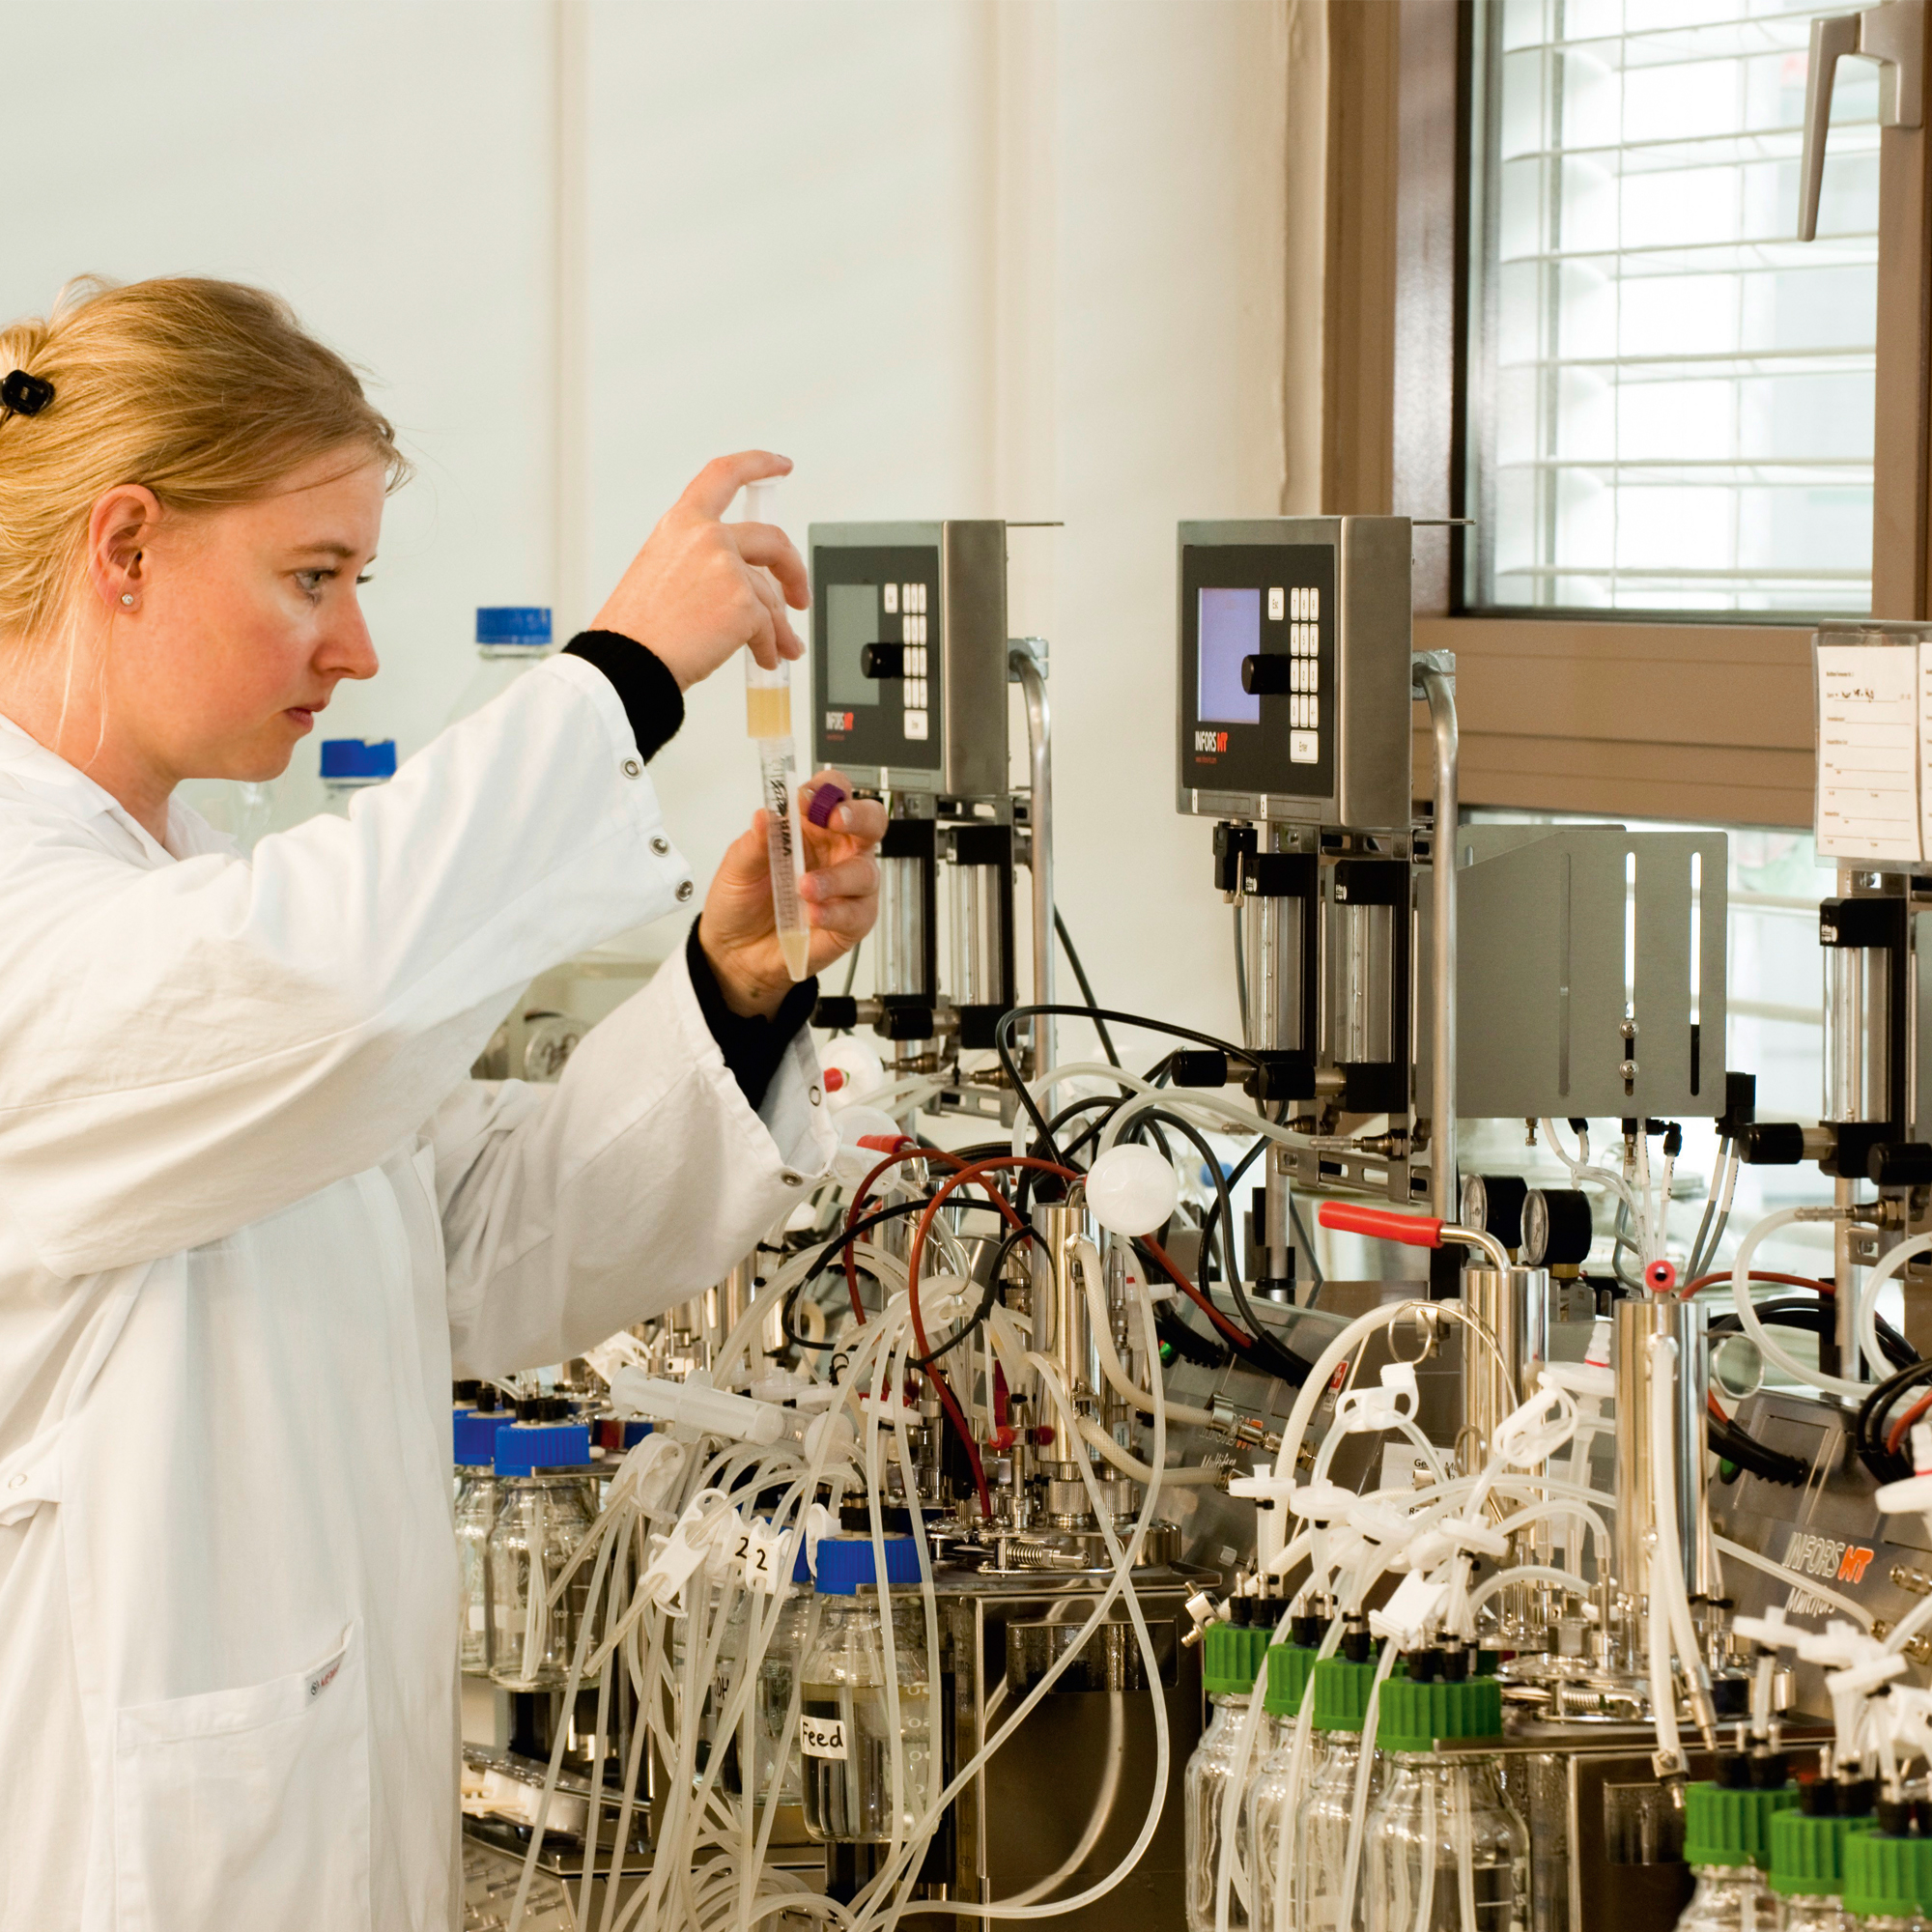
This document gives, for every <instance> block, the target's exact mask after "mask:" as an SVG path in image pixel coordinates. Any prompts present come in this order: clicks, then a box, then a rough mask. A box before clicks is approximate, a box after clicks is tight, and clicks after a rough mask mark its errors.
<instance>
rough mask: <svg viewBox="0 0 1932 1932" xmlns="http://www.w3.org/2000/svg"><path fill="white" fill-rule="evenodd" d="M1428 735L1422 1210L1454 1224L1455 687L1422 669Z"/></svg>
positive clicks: (1436, 672) (1456, 1203) (1444, 676)
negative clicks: (1427, 1046) (1428, 1040)
mask: <svg viewBox="0 0 1932 1932" xmlns="http://www.w3.org/2000/svg"><path fill="white" fill-rule="evenodd" d="M1418 675H1419V677H1420V680H1421V684H1422V690H1423V695H1424V696H1426V697H1427V698H1428V699H1429V722H1430V724H1431V725H1433V726H1434V727H1435V839H1434V842H1433V843H1432V845H1431V848H1430V850H1431V853H1432V862H1431V873H1430V885H1431V895H1432V896H1431V911H1430V944H1431V952H1432V961H1431V964H1432V969H1433V976H1434V978H1433V985H1434V995H1435V1035H1434V1050H1433V1052H1432V1054H1431V1056H1430V1067H1429V1086H1430V1092H1431V1094H1432V1095H1433V1096H1434V1097H1433V1099H1432V1102H1431V1106H1430V1114H1431V1119H1430V1123H1429V1147H1430V1154H1429V1207H1430V1211H1431V1212H1432V1213H1433V1214H1435V1216H1436V1218H1437V1219H1438V1220H1443V1221H1453V1220H1454V1219H1455V1218H1456V1214H1457V1210H1458V1208H1459V1206H1460V1201H1459V1196H1458V1186H1457V1179H1456V831H1457V823H1458V808H1457V796H1456V782H1457V770H1458V745H1457V733H1456V687H1455V682H1454V679H1453V678H1452V677H1451V676H1450V675H1449V674H1448V673H1446V672H1444V671H1440V670H1437V669H1435V668H1433V667H1426V668H1421V669H1420V670H1419V672H1418Z"/></svg>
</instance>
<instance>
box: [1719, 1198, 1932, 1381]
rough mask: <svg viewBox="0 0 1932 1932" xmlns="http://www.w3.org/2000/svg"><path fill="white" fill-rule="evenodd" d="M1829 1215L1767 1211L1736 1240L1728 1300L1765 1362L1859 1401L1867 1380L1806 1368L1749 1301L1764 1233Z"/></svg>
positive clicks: (1829, 1213) (1883, 1370)
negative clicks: (1754, 1262)
mask: <svg viewBox="0 0 1932 1932" xmlns="http://www.w3.org/2000/svg"><path fill="white" fill-rule="evenodd" d="M1833 1218H1835V1217H1834V1216H1833V1211H1832V1210H1831V1209H1830V1208H1822V1209H1821V1208H1778V1209H1777V1211H1776V1213H1774V1214H1767V1215H1766V1216H1765V1217H1764V1219H1763V1220H1762V1221H1760V1222H1758V1223H1757V1225H1756V1226H1755V1227H1753V1228H1752V1229H1751V1231H1750V1233H1749V1234H1747V1236H1745V1237H1744V1239H1743V1240H1742V1241H1740V1242H1739V1243H1738V1253H1737V1259H1736V1260H1735V1261H1734V1262H1733V1263H1732V1264H1731V1300H1732V1302H1733V1304H1734V1305H1735V1306H1736V1308H1737V1311H1738V1320H1739V1321H1741V1322H1742V1323H1743V1324H1744V1330H1745V1333H1746V1334H1747V1335H1748V1336H1749V1337H1750V1338H1751V1340H1752V1341H1753V1342H1755V1343H1756V1344H1757V1347H1758V1352H1759V1353H1760V1354H1761V1355H1762V1356H1763V1357H1764V1358H1765V1360H1766V1361H1767V1362H1772V1363H1775V1364H1776V1366H1777V1367H1778V1368H1780V1369H1782V1370H1783V1371H1784V1373H1785V1374H1786V1375H1788V1376H1790V1377H1791V1378H1793V1379H1794V1380H1796V1381H1801V1382H1809V1383H1810V1385H1811V1386H1812V1387H1813V1388H1816V1389H1823V1390H1824V1391H1825V1393H1826V1394H1827V1395H1847V1396H1857V1397H1858V1398H1860V1399H1861V1400H1862V1399H1863V1398H1864V1397H1865V1396H1867V1395H1869V1394H1870V1393H1871V1386H1870V1384H1869V1383H1867V1382H1855V1381H1851V1380H1848V1379H1847V1378H1845V1377H1843V1376H1828V1375H1827V1374H1826V1373H1825V1372H1824V1370H1822V1369H1817V1368H1809V1369H1807V1368H1806V1367H1805V1366H1804V1363H1803V1362H1801V1361H1798V1360H1797V1359H1795V1358H1794V1357H1793V1356H1791V1355H1788V1354H1787V1353H1786V1352H1785V1351H1784V1350H1783V1349H1782V1348H1780V1347H1779V1346H1778V1344H1777V1343H1776V1342H1774V1341H1773V1340H1772V1339H1771V1335H1770V1333H1769V1331H1768V1330H1767V1329H1766V1327H1765V1325H1764V1323H1763V1322H1762V1321H1759V1320H1758V1319H1757V1310H1756V1308H1755V1307H1754V1306H1753V1305H1752V1303H1751V1293H1750V1264H1751V1257H1752V1256H1753V1255H1755V1254H1756V1253H1757V1251H1758V1248H1759V1247H1760V1245H1761V1244H1762V1243H1763V1241H1764V1238H1765V1236H1767V1235H1772V1234H1776V1231H1777V1230H1778V1229H1779V1228H1783V1227H1788V1226H1789V1225H1790V1224H1791V1223H1792V1222H1793V1221H1818V1220H1831V1219H1833ZM1897 1252H1898V1250H1896V1249H1894V1250H1893V1253H1897ZM1888 1259H1889V1257H1888ZM1908 1259H1909V1257H1908ZM1879 1373H1880V1374H1881V1375H1889V1374H1890V1373H1891V1372H1890V1370H1889V1368H1881V1370H1880V1372H1879Z"/></svg>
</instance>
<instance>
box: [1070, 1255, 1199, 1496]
mask: <svg viewBox="0 0 1932 1932" xmlns="http://www.w3.org/2000/svg"><path fill="white" fill-rule="evenodd" d="M1090 1263H1091V1264H1092V1265H1091V1266H1090V1265H1089V1264H1090ZM1073 1265H1074V1266H1075V1267H1077V1268H1078V1269H1079V1270H1080V1280H1081V1283H1082V1285H1083V1286H1084V1288H1085V1290H1086V1293H1087V1326H1088V1330H1089V1332H1090V1334H1091V1335H1092V1337H1093V1341H1094V1352H1095V1353H1096V1354H1097V1355H1098V1356H1099V1357H1100V1372H1101V1374H1102V1375H1104V1376H1105V1377H1106V1378H1107V1380H1108V1381H1109V1382H1110V1383H1111V1384H1112V1385H1113V1389H1114V1393H1115V1394H1116V1395H1118V1396H1119V1397H1120V1398H1121V1400H1122V1402H1125V1403H1128V1404H1130V1405H1131V1406H1133V1407H1134V1408H1135V1409H1136V1410H1140V1411H1144V1412H1146V1413H1147V1414H1150V1415H1151V1414H1152V1413H1153V1397H1152V1396H1151V1395H1150V1394H1149V1393H1148V1391H1147V1390H1146V1389H1144V1388H1142V1387H1141V1386H1140V1385H1139V1383H1137V1382H1135V1381H1133V1380H1131V1379H1130V1378H1128V1375H1127V1372H1126V1369H1125V1367H1124V1366H1123V1365H1122V1361H1121V1357H1120V1352H1119V1350H1116V1349H1115V1347H1114V1321H1113V1317H1112V1315H1111V1314H1110V1313H1109V1312H1108V1308H1107V1298H1106V1293H1105V1290H1104V1288H1103V1286H1102V1282H1101V1275H1100V1252H1099V1250H1098V1249H1097V1248H1096V1247H1094V1243H1093V1242H1092V1241H1089V1240H1085V1239H1082V1240H1079V1241H1078V1242H1076V1244H1075V1249H1074V1256H1073ZM1156 1359H1158V1358H1156ZM1167 1416H1168V1420H1169V1421H1170V1422H1184V1423H1188V1424H1190V1425H1192V1426H1193V1427H1194V1428H1197V1429H1211V1428H1213V1427H1215V1426H1216V1425H1217V1424H1218V1422H1219V1421H1220V1418H1219V1417H1218V1416H1217V1415H1215V1413H1214V1412H1213V1410H1212V1409H1208V1408H1189V1407H1188V1406H1187V1405H1186V1404H1185V1403H1179V1402H1170V1403H1169V1404H1168V1405H1167ZM1109 1439H1110V1440H1111V1438H1109ZM1143 1480H1145V1479H1143Z"/></svg>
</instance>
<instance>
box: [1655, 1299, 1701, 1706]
mask: <svg viewBox="0 0 1932 1932" xmlns="http://www.w3.org/2000/svg"><path fill="white" fill-rule="evenodd" d="M1678 1368H1679V1363H1678V1359H1677V1343H1676V1340H1675V1339H1674V1338H1673V1337H1671V1336H1669V1335H1653V1336H1652V1337H1651V1339H1650V1473H1651V1491H1650V1493H1651V1518H1652V1522H1653V1524H1654V1526H1655V1528H1656V1531H1657V1548H1655V1549H1654V1550H1653V1551H1652V1552H1651V1558H1650V1594H1651V1598H1652V1601H1653V1602H1655V1600H1656V1598H1657V1596H1658V1594H1659V1591H1658V1584H1659V1581H1660V1573H1661V1580H1662V1585H1663V1591H1662V1594H1663V1597H1664V1603H1665V1608H1666V1610H1667V1612H1668V1615H1669V1619H1670V1633H1671V1636H1672V1638H1673V1639H1674V1640H1675V1643H1676V1646H1677V1661H1678V1662H1679V1664H1680V1665H1681V1666H1682V1668H1683V1671H1684V1676H1685V1680H1686V1682H1687V1683H1688V1684H1689V1685H1690V1702H1691V1709H1692V1710H1693V1711H1695V1712H1697V1713H1698V1715H1699V1716H1700V1717H1702V1718H1704V1719H1705V1720H1706V1721H1707V1722H1708V1719H1709V1713H1710V1708H1711V1703H1710V1691H1709V1689H1708V1685H1709V1681H1710V1680H1709V1679H1708V1677H1707V1676H1706V1675H1705V1670H1704V1659H1703V1654H1702V1652H1701V1651H1700V1650H1699V1649H1698V1647H1697V1629H1696V1626H1695V1624H1693V1623H1692V1622H1691V1620H1690V1595H1689V1593H1688V1591H1687V1589H1686V1586H1685V1580H1684V1563H1683V1558H1682V1556H1681V1554H1680V1552H1679V1550H1678V1548H1677V1527H1678V1525H1677V1498H1676V1495H1675V1493H1674V1492H1673V1490H1672V1483H1673V1480H1674V1477H1675V1473H1676V1471H1675V1458H1674V1457H1673V1456H1672V1454H1671V1440H1670V1412H1671V1408H1672V1406H1673V1405H1674V1403H1675V1399H1676V1388H1677V1371H1678ZM1688 1453H1690V1454H1692V1455H1696V1454H1701V1453H1702V1452H1701V1450H1700V1449H1698V1448H1697V1447H1696V1446H1695V1445H1690V1447H1689V1450H1688ZM1687 1527H1688V1525H1687Z"/></svg>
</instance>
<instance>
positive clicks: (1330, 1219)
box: [1315, 1201, 1442, 1248]
mask: <svg viewBox="0 0 1932 1932" xmlns="http://www.w3.org/2000/svg"><path fill="white" fill-rule="evenodd" d="M1315 1218H1316V1219H1317V1220H1318V1221H1320V1222H1321V1225H1322V1226H1323V1227H1324V1228H1333V1229H1334V1230H1335V1231H1336V1233H1337V1234H1342V1235H1368V1236H1371V1237H1372V1238H1374V1239H1376V1240H1380V1241H1400V1242H1402V1244H1403V1245H1404V1246H1405V1247H1409V1248H1439V1247H1440V1246H1441V1245H1442V1223H1441V1222H1440V1221H1439V1220H1437V1219H1435V1217H1434V1216H1433V1215H1429V1214H1400V1213H1397V1212H1396V1211H1395V1210H1394V1209H1393V1208H1363V1207H1361V1206H1359V1205H1358V1204H1357V1203H1355V1202H1353V1201H1324V1202H1322V1204H1321V1207H1320V1208H1317V1209H1316V1210H1315Z"/></svg>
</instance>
